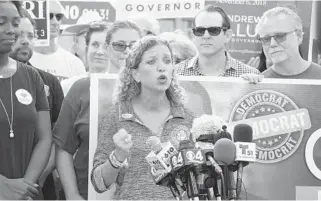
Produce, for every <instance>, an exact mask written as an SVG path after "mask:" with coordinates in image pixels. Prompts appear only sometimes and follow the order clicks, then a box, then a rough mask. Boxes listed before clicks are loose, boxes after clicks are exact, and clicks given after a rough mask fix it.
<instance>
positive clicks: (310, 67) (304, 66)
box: [256, 7, 321, 79]
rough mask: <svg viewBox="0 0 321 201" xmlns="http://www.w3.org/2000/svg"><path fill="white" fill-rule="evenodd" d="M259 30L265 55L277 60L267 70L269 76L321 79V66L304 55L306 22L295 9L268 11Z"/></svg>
mask: <svg viewBox="0 0 321 201" xmlns="http://www.w3.org/2000/svg"><path fill="white" fill-rule="evenodd" d="M256 33H257V34H258V36H259V40H260V41H261V43H262V45H263V51H264V53H265V55H267V56H268V57H269V58H270V59H271V60H272V62H273V66H272V67H270V68H269V69H267V70H266V71H264V72H263V75H264V77H265V78H284V79H286V78H289V79H321V67H320V66H319V65H318V64H315V63H311V62H308V61H306V60H304V59H303V58H302V57H301V56H300V53H299V45H300V44H301V43H302V40H303V31H302V21H301V19H300V17H299V16H298V14H297V13H296V12H295V11H293V10H292V9H289V8H286V7H276V8H272V9H270V10H268V11H266V12H265V13H264V14H263V16H262V18H261V20H260V21H259V23H258V24H257V27H256Z"/></svg>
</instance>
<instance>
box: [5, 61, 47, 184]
mask: <svg viewBox="0 0 321 201" xmlns="http://www.w3.org/2000/svg"><path fill="white" fill-rule="evenodd" d="M11 80H12V85H11ZM11 89H12V100H11ZM0 98H1V100H2V102H3V106H1V105H0V139H1V140H0V161H1V162H0V164H1V165H0V174H1V175H3V176H5V177H7V178H9V179H14V178H23V176H24V174H25V171H26V170H27V167H28V165H29V162H30V159H31V155H32V152H33V149H34V140H35V139H36V136H35V132H36V125H37V112H39V111H48V110H49V107H48V100H47V99H46V95H45V91H44V84H43V81H42V79H41V77H40V75H39V73H38V72H37V71H36V70H35V69H33V68H30V67H29V66H27V65H25V64H22V63H20V62H17V71H16V72H15V74H14V75H13V76H12V77H11V78H2V79H0ZM12 107H13V132H14V138H10V137H9V134H10V132H9V131H10V126H9V122H8V118H7V116H6V114H5V110H6V111H7V113H8V115H9V116H10V119H11V116H12V115H11V108H12ZM10 122H11V121H10ZM0 188H1V187H0Z"/></svg>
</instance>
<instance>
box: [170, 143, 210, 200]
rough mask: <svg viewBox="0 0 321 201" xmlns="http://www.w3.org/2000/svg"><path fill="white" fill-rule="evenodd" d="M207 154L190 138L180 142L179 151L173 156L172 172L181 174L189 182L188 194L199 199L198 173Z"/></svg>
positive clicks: (189, 196) (191, 197) (194, 198)
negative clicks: (195, 145) (196, 146)
mask: <svg viewBox="0 0 321 201" xmlns="http://www.w3.org/2000/svg"><path fill="white" fill-rule="evenodd" d="M204 159H205V156H204V154H203V152H202V150H200V149H195V147H194V143H193V142H192V141H190V140H182V141H180V143H179V149H178V153H177V154H176V155H174V156H172V158H171V164H172V173H173V174H176V175H180V176H182V177H183V178H184V179H185V182H186V184H187V187H186V190H187V196H188V198H190V199H193V200H199V197H198V196H199V191H198V182H197V181H196V178H198V180H200V179H201V178H199V175H198V169H197V168H196V166H199V165H201V164H203V163H205V160H204Z"/></svg>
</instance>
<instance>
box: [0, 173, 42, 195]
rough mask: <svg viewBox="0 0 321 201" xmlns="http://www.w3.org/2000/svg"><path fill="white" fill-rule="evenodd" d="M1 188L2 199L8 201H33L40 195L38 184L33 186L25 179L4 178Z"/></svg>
mask: <svg viewBox="0 0 321 201" xmlns="http://www.w3.org/2000/svg"><path fill="white" fill-rule="evenodd" d="M0 186H1V188H0V198H1V199H6V200H31V199H34V198H36V196H37V195H38V193H39V191H38V190H37V187H38V185H37V184H32V183H30V182H28V181H26V180H25V179H23V178H20V179H7V178H3V179H2V180H1V182H0Z"/></svg>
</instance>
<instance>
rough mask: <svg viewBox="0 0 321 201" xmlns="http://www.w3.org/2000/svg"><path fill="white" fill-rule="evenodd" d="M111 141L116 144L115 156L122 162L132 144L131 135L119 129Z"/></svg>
mask: <svg viewBox="0 0 321 201" xmlns="http://www.w3.org/2000/svg"><path fill="white" fill-rule="evenodd" d="M113 141H114V144H115V146H116V149H115V152H114V154H115V156H116V158H117V159H118V160H119V161H120V162H124V161H125V160H126V158H127V157H128V155H129V150H130V149H131V148H132V146H133V142H132V135H130V134H128V133H127V131H126V130H125V129H120V130H119V131H118V132H117V133H116V134H115V135H114V136H113Z"/></svg>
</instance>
